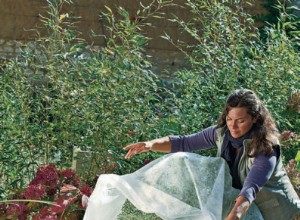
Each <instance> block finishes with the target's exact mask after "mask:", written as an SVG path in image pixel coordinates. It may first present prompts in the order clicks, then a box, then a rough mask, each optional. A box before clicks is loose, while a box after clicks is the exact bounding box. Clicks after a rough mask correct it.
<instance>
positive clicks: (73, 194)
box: [0, 0, 300, 220]
mask: <svg viewBox="0 0 300 220" xmlns="http://www.w3.org/2000/svg"><path fill="white" fill-rule="evenodd" d="M47 3H48V14H47V16H42V17H41V19H42V21H43V24H44V32H45V33H46V34H40V33H39V32H37V37H36V39H35V40H34V41H33V42H29V43H27V44H25V45H24V46H23V47H22V48H23V49H22V51H21V53H20V55H19V56H18V57H16V58H13V59H9V60H7V61H6V62H5V63H4V64H2V67H1V69H0V91H1V96H0V114H1V133H0V149H1V155H0V161H1V166H0V177H1V180H2V181H1V183H0V198H1V203H0V219H45V218H46V217H47V219H76V218H78V219H81V218H82V215H83V214H84V204H83V205H82V204H81V203H82V199H84V198H85V196H89V195H90V193H91V192H92V188H93V187H94V186H95V180H96V179H97V177H98V176H99V175H101V174H104V173H115V174H120V175H122V174H127V173H131V172H134V171H135V170H137V169H139V168H140V167H142V166H144V165H145V164H146V163H148V162H149V161H151V160H153V159H155V158H157V157H159V156H161V154H160V153H145V154H142V155H139V156H137V157H135V158H133V159H131V160H125V159H124V155H125V153H126V152H124V151H123V149H122V148H123V147H124V146H126V145H127V144H128V143H133V142H137V141H143V140H147V139H153V138H156V137H161V136H165V135H169V134H182V135H184V134H190V133H193V132H197V131H199V130H201V129H202V128H204V127H207V126H210V125H212V124H214V123H216V121H217V119H218V118H217V117H218V115H220V111H221V109H222V107H223V106H221V104H222V103H224V101H225V98H226V97H227V95H228V93H229V92H230V91H231V90H233V89H236V88H250V89H252V90H254V91H255V92H256V93H257V94H258V95H259V96H260V97H261V98H262V100H264V102H265V104H266V105H267V106H268V108H269V109H270V111H271V113H272V115H273V116H274V118H275V119H276V121H277V125H278V128H279V129H280V131H281V132H282V133H283V135H282V149H283V157H284V162H285V164H286V166H287V169H288V173H289V175H290V177H291V179H292V181H293V183H294V187H295V189H296V190H300V177H299V171H300V165H299V164H300V154H299V153H298V150H299V144H300V137H299V134H300V117H299V115H300V90H299V89H300V52H299V46H300V45H299V37H300V35H299V33H300V32H299V29H298V28H299V20H297V19H296V17H294V16H293V15H289V14H288V9H287V8H286V7H285V4H282V3H280V2H278V3H277V4H276V5H274V7H275V8H276V9H277V11H278V17H277V21H276V23H272V24H267V25H265V26H264V27H263V28H260V29H259V28H257V27H256V25H255V20H254V19H253V18H252V16H251V15H250V14H249V13H247V11H246V10H245V7H244V6H245V5H244V1H238V0H235V1H234V0H223V1H217V0H211V1H202V0H187V1H186V5H185V7H186V8H188V9H189V10H190V12H191V15H193V16H192V17H191V20H190V21H183V20H181V19H180V18H179V17H175V16H174V19H172V20H171V21H172V22H175V23H176V24H177V25H178V27H179V28H180V31H184V32H186V33H189V34H190V35H191V37H193V38H194V40H195V42H196V43H195V44H194V45H191V44H187V43H186V42H178V41H175V40H174V39H172V36H169V35H168V34H167V33H166V34H165V35H164V36H162V38H164V39H165V40H167V41H169V42H171V43H172V44H173V45H174V46H176V47H177V48H178V49H179V50H180V51H182V54H183V56H184V57H185V58H186V62H188V63H189V64H190V66H191V68H189V69H181V70H178V72H176V73H174V74H173V75H174V79H173V81H172V84H171V85H170V84H168V85H167V86H165V84H164V83H163V81H162V79H161V78H160V77H159V76H158V75H156V74H154V73H153V72H152V71H151V63H150V62H149V61H148V59H147V50H145V49H146V47H147V43H148V42H149V40H150V39H149V38H148V37H147V34H146V33H144V31H143V30H144V29H143V28H144V27H145V26H146V25H148V26H151V23H150V22H149V21H151V19H164V14H163V12H162V11H163V9H164V8H167V7H176V5H174V3H173V1H172V0H170V1H162V0H153V1H152V2H150V3H149V4H148V5H143V4H141V6H140V7H141V8H140V9H139V11H137V13H136V14H135V15H134V16H132V15H131V14H129V13H128V12H127V11H126V10H125V9H124V8H121V7H119V8H116V9H112V8H109V7H106V11H103V12H102V14H101V19H103V20H104V21H105V24H106V30H107V31H106V33H107V35H106V36H105V41H106V45H105V46H104V47H102V48H99V47H94V46H93V45H89V44H87V43H86V42H85V41H84V40H83V39H80V33H78V32H76V31H75V24H76V23H77V22H80V18H75V17H72V16H71V13H66V12H62V8H63V7H64V5H68V4H72V1H71V0H47ZM44 32H43V33H44ZM93 34H94V35H97V33H93ZM76 150H80V151H81V150H82V151H87V152H90V158H89V162H88V163H86V164H84V165H85V170H84V172H80V174H79V173H76V172H75V171H74V170H71V169H70V168H71V165H72V160H73V159H74V158H73V156H74V155H73V152H74V151H76ZM199 153H201V154H202V155H214V153H215V152H214V150H212V151H208V152H205V153H204V152H199ZM297 153H298V154H297ZM136 216H143V219H158V217H156V216H155V215H152V214H145V213H141V212H139V211H137V210H134V207H132V206H131V205H130V204H127V205H126V206H125V207H124V212H123V214H122V215H121V216H120V219H126V220H127V219H135V217H136ZM136 219H138V217H136Z"/></svg>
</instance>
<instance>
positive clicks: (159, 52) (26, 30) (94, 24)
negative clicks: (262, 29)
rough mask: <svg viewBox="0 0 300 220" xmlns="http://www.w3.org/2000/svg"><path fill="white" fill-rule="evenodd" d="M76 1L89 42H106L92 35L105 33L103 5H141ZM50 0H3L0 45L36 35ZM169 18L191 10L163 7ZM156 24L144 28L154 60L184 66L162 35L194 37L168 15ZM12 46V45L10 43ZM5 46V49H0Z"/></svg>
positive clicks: (133, 0) (123, 0)
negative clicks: (102, 16) (35, 30)
mask: <svg viewBox="0 0 300 220" xmlns="http://www.w3.org/2000/svg"><path fill="white" fill-rule="evenodd" d="M262 1H266V0H261V1H254V3H255V5H254V6H253V7H252V8H251V13H253V14H261V13H265V11H264V9H263V8H262V7H261V6H260V4H261V2H262ZM73 2H74V4H72V5H70V6H68V7H66V8H64V10H65V11H72V12H73V14H74V15H75V16H79V17H81V18H80V20H79V21H80V23H78V24H77V27H78V30H79V31H80V32H81V33H82V36H81V37H83V38H84V39H86V40H87V41H88V42H89V43H94V44H96V45H100V46H103V45H104V44H105V42H104V39H103V38H101V37H98V38H91V30H93V31H94V32H95V33H96V34H98V35H103V34H105V31H104V28H103V25H105V24H104V23H103V22H104V21H103V20H101V19H99V14H100V13H101V11H105V7H104V5H107V6H109V7H111V8H115V6H122V7H124V8H125V9H126V10H128V11H129V13H130V15H131V16H135V15H136V11H137V10H138V9H140V5H139V2H140V0H74V1H73ZM142 2H143V4H144V5H148V4H149V2H152V0H151V1H150V0H142ZM174 2H175V3H177V4H180V5H184V3H185V2H186V0H174ZM46 8H47V2H46V0H0V24H1V31H0V40H1V41H2V44H1V41H0V47H2V46H1V45H5V46H6V45H12V44H13V43H12V42H14V40H17V41H28V40H30V39H33V38H34V37H35V32H34V31H30V30H32V29H34V28H36V27H41V26H42V24H41V22H40V16H39V15H40V14H41V15H46V13H47V12H46ZM163 11H164V12H165V14H166V18H172V14H175V15H177V16H178V17H180V18H182V19H183V20H188V19H190V13H189V12H188V11H187V10H185V9H178V8H177V7H168V8H165V9H163ZM149 22H151V23H152V25H153V27H151V28H145V29H144V32H145V33H146V34H147V36H148V37H150V38H151V40H150V42H149V44H148V46H147V49H148V52H149V53H150V54H152V55H153V58H152V59H153V61H154V62H156V63H157V66H159V65H160V64H161V65H168V66H169V67H170V68H171V69H172V68H177V67H178V65H179V66H184V60H183V59H181V55H178V54H179V53H178V51H177V50H176V48H174V47H173V46H172V45H171V44H170V43H169V42H167V41H166V40H164V39H162V38H161V37H160V36H161V35H163V34H164V32H167V33H168V34H169V35H170V36H172V38H173V39H174V40H177V39H181V40H184V41H186V42H189V41H192V39H191V38H190V37H189V36H188V35H186V34H182V33H180V31H179V30H178V26H177V25H176V24H174V23H172V22H169V21H168V20H167V19H151V20H149ZM8 47H9V46H8ZM8 47H7V46H6V49H3V48H2V49H0V56H1V53H2V54H4V53H5V51H8V52H9V53H10V55H13V54H14V53H15V52H17V51H18V49H17V48H16V47H15V46H14V48H8ZM1 50H2V51H1Z"/></svg>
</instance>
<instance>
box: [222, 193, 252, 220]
mask: <svg viewBox="0 0 300 220" xmlns="http://www.w3.org/2000/svg"><path fill="white" fill-rule="evenodd" d="M249 206H250V203H249V201H248V200H247V199H246V198H244V197H243V196H239V197H238V198H237V200H236V201H235V205H234V207H233V208H232V210H231V212H230V213H229V215H228V216H227V217H226V218H225V220H239V219H241V218H242V216H243V215H244V214H245V213H246V212H247V210H248V208H249Z"/></svg>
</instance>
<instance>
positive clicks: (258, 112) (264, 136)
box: [217, 89, 279, 157]
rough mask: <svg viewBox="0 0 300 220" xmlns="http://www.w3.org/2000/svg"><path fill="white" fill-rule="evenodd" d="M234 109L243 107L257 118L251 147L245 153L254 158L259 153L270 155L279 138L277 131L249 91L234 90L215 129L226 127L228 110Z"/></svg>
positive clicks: (272, 121)
mask: <svg viewBox="0 0 300 220" xmlns="http://www.w3.org/2000/svg"><path fill="white" fill-rule="evenodd" d="M235 107H244V108H246V109H247V113H248V114H250V115H251V116H252V117H256V118H257V121H256V123H255V124H253V127H252V129H251V132H252V141H251V145H250V146H251V147H250V148H248V149H247V150H248V152H246V153H247V154H248V155H249V156H251V157H255V156H256V155H257V153H260V152H262V153H265V154H266V155H270V154H272V153H273V150H274V146H275V144H276V141H277V140H278V137H279V132H278V129H277V127H276V124H275V121H274V119H273V118H272V116H271V114H270V112H269V111H268V109H267V108H266V107H265V106H264V104H263V103H262V102H261V100H260V99H259V98H258V96H257V95H256V94H255V93H254V92H253V91H251V90H249V89H238V90H234V91H233V92H232V93H231V94H230V95H229V96H228V98H227V101H226V103H225V107H224V110H223V113H222V114H221V117H220V119H219V121H218V125H217V127H219V128H221V127H224V126H226V116H227V115H228V112H229V111H230V109H232V108H235Z"/></svg>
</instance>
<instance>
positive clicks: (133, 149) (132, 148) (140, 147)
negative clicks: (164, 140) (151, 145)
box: [123, 142, 145, 159]
mask: <svg viewBox="0 0 300 220" xmlns="http://www.w3.org/2000/svg"><path fill="white" fill-rule="evenodd" d="M123 149H124V150H128V152H127V154H126V155H125V158H126V159H129V158H131V157H132V156H133V155H135V154H139V153H142V152H144V151H145V143H143V142H139V143H136V144H131V145H128V146H126V147H124V148H123Z"/></svg>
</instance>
